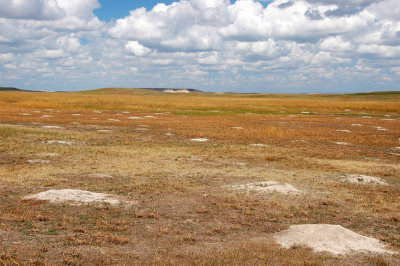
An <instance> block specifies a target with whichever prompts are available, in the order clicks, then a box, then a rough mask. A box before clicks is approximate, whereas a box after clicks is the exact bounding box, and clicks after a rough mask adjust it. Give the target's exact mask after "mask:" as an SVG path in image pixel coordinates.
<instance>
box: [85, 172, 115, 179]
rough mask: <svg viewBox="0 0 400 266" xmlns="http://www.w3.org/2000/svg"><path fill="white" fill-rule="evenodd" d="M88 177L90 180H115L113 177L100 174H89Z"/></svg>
mask: <svg viewBox="0 0 400 266" xmlns="http://www.w3.org/2000/svg"><path fill="white" fill-rule="evenodd" d="M87 176H88V177H90V178H113V176H112V175H108V174H100V173H94V174H88V175H87Z"/></svg>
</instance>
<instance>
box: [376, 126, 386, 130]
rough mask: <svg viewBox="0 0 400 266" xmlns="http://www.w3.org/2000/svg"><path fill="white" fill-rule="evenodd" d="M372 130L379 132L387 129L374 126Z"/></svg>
mask: <svg viewBox="0 0 400 266" xmlns="http://www.w3.org/2000/svg"><path fill="white" fill-rule="evenodd" d="M373 128H375V129H377V130H379V131H386V130H387V129H386V128H384V127H379V126H374V127H373Z"/></svg>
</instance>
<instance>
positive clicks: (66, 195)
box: [23, 189, 133, 205]
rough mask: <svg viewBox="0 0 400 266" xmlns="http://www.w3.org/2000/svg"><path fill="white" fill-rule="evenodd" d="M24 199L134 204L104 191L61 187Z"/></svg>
mask: <svg viewBox="0 0 400 266" xmlns="http://www.w3.org/2000/svg"><path fill="white" fill-rule="evenodd" d="M23 199H24V200H32V199H33V200H43V201H48V202H51V203H63V202H67V203H70V204H71V205H81V204H88V203H100V204H104V203H106V204H110V205H118V204H128V205H130V204H133V202H129V201H126V200H123V199H120V198H118V197H116V196H113V195H109V194H104V193H94V192H90V191H85V190H79V189H61V190H53V189H52V190H47V191H44V192H40V193H37V194H33V195H30V196H25V197H23Z"/></svg>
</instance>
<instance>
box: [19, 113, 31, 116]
mask: <svg viewBox="0 0 400 266" xmlns="http://www.w3.org/2000/svg"><path fill="white" fill-rule="evenodd" d="M19 115H23V116H29V115H31V114H28V113H19Z"/></svg>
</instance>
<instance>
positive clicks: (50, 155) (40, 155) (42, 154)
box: [36, 153, 58, 157]
mask: <svg viewBox="0 0 400 266" xmlns="http://www.w3.org/2000/svg"><path fill="white" fill-rule="evenodd" d="M36 155H37V156H39V157H55V156H58V154H57V153H38V154H36Z"/></svg>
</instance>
